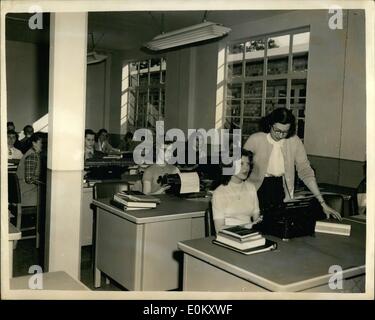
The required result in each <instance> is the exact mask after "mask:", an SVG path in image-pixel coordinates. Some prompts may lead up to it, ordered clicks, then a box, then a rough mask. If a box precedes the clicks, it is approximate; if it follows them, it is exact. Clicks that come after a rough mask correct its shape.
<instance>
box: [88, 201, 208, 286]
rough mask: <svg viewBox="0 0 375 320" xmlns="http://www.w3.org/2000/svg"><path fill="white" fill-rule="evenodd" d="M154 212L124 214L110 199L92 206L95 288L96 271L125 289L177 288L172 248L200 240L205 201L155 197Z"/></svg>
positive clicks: (175, 252)
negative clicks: (156, 198)
mask: <svg viewBox="0 0 375 320" xmlns="http://www.w3.org/2000/svg"><path fill="white" fill-rule="evenodd" d="M158 198H160V200H161V203H160V204H159V205H158V206H157V208H154V209H149V210H135V211H128V212H124V211H122V210H119V209H117V208H115V207H113V206H111V205H110V203H109V199H102V200H98V201H96V200H93V205H95V206H96V207H97V217H96V237H95V239H96V249H95V287H99V286H100V272H101V271H102V272H103V273H105V274H106V275H108V276H109V277H110V278H112V279H114V280H115V281H116V282H118V283H119V284H121V285H122V286H124V287H125V288H126V289H128V290H137V291H145V290H147V291H151V290H171V289H176V288H178V287H179V275H180V268H181V264H180V263H179V261H182V254H181V255H180V252H179V251H178V249H177V243H178V242H179V241H183V240H189V239H196V238H201V237H203V236H204V214H205V211H206V209H207V208H208V199H200V200H199V199H192V200H185V199H181V198H178V197H175V196H171V195H160V196H158Z"/></svg>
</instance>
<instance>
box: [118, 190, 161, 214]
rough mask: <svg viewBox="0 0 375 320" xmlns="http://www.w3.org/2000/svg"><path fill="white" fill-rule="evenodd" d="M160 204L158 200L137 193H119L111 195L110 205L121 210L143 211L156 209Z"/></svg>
mask: <svg viewBox="0 0 375 320" xmlns="http://www.w3.org/2000/svg"><path fill="white" fill-rule="evenodd" d="M159 203H160V200H159V199H158V198H155V197H153V196H149V195H145V194H144V193H142V192H139V191H120V192H117V193H116V194H115V195H113V199H112V200H111V204H112V205H113V206H115V207H117V208H119V209H122V210H125V211H127V210H144V209H152V208H156V206H157V205H158V204H159Z"/></svg>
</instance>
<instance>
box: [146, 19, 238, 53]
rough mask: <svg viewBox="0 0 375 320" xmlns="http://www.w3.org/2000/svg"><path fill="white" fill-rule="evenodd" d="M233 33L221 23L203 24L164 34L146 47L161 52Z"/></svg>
mask: <svg viewBox="0 0 375 320" xmlns="http://www.w3.org/2000/svg"><path fill="white" fill-rule="evenodd" d="M230 31H231V29H230V28H227V27H224V26H223V25H221V24H219V23H214V22H208V21H205V22H202V23H200V24H196V25H193V26H189V27H186V28H183V29H179V30H175V31H171V32H167V33H162V34H160V35H158V36H156V37H155V38H153V39H152V40H151V41H150V42H147V43H146V44H144V46H145V47H146V48H148V49H150V50H152V51H160V50H165V49H170V48H174V47H180V46H184V45H188V44H192V43H197V42H201V41H205V40H210V39H215V38H221V37H223V36H225V35H227V34H228V33H229V32H230Z"/></svg>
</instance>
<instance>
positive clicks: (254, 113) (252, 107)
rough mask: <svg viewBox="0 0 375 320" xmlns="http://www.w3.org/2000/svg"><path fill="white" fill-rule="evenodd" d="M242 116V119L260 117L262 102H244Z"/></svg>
mask: <svg viewBox="0 0 375 320" xmlns="http://www.w3.org/2000/svg"><path fill="white" fill-rule="evenodd" d="M243 115H244V117H261V115H262V100H261V99H259V100H245V101H244V111H243Z"/></svg>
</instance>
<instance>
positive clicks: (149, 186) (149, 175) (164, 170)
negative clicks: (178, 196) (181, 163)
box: [142, 141, 180, 194]
mask: <svg viewBox="0 0 375 320" xmlns="http://www.w3.org/2000/svg"><path fill="white" fill-rule="evenodd" d="M170 146H171V142H168V141H165V144H164V145H163V147H162V150H160V151H162V152H157V161H156V163H155V164H153V165H151V166H150V167H148V168H147V169H146V170H145V172H144V173H143V178H142V183H143V193H144V194H163V193H165V191H166V190H167V189H168V188H169V186H163V185H161V182H160V179H159V178H160V177H163V176H164V175H165V174H175V173H179V172H180V171H179V170H178V168H177V167H176V166H174V165H172V164H168V159H170V158H171V156H172V154H171V149H170ZM158 180H159V181H158Z"/></svg>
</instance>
